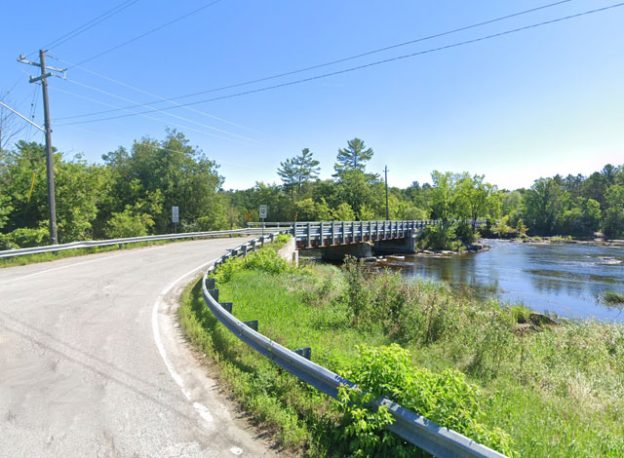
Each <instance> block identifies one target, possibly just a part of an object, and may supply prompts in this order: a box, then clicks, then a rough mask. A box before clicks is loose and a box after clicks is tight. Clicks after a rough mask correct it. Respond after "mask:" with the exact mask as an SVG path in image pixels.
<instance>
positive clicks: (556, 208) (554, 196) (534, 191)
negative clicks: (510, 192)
mask: <svg viewBox="0 0 624 458" xmlns="http://www.w3.org/2000/svg"><path fill="white" fill-rule="evenodd" d="M568 199H569V196H568V193H567V192H566V190H565V189H564V188H563V187H562V186H561V184H560V183H559V182H558V181H557V180H555V179H553V178H540V179H539V180H536V181H535V183H534V184H533V186H532V187H531V189H530V190H529V191H528V192H527V194H526V197H525V205H526V212H525V216H526V222H527V223H528V225H529V227H530V228H531V229H532V231H533V233H535V234H537V235H552V234H554V233H555V232H556V230H557V228H558V227H559V225H560V222H561V218H562V216H563V212H564V210H565V208H566V206H567V203H568Z"/></svg>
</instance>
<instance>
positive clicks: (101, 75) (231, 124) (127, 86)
mask: <svg viewBox="0 0 624 458" xmlns="http://www.w3.org/2000/svg"><path fill="white" fill-rule="evenodd" d="M58 60H59V61H60V62H62V63H64V64H66V65H68V66H74V64H73V63H71V62H68V61H66V60H64V59H58ZM76 67H78V68H79V69H81V70H83V71H85V72H87V73H90V74H91V75H94V76H97V77H98V78H101V79H104V80H106V81H110V82H111V83H114V84H116V85H118V86H121V87H124V88H127V89H131V90H133V91H135V92H138V93H140V94H145V95H148V96H151V97H158V99H159V100H158V101H157V102H154V103H139V102H135V105H130V107H135V108H136V107H137V106H138V107H143V106H155V105H157V103H159V102H162V101H167V98H166V97H163V96H161V95H159V94H156V93H154V92H150V91H146V90H145V89H142V88H139V87H137V86H133V85H132V84H128V83H125V82H123V81H120V80H118V79H115V78H112V77H110V76H107V75H104V74H102V73H100V72H96V71H94V70H91V69H89V68H86V67H83V66H78V65H76ZM169 103H170V104H173V105H179V104H178V103H177V102H173V101H169ZM126 108H127V107H126ZM126 108H124V107H118V108H115V109H113V110H104V112H107V113H108V112H111V111H122V110H126ZM183 108H184V109H185V110H186V111H189V112H192V113H196V114H200V115H202V116H206V117H208V118H211V119H214V120H216V121H220V122H222V123H224V124H229V125H230V126H233V127H237V128H239V129H244V130H247V131H250V132H256V133H257V132H258V131H256V130H254V129H250V128H249V127H245V126H242V125H240V124H238V123H235V122H232V121H229V120H227V119H224V118H222V117H220V116H216V115H214V114H212V113H207V112H205V111H202V110H198V109H196V108H192V107H183ZM127 109H133V108H127ZM72 118H74V116H68V117H64V118H59V119H72Z"/></svg>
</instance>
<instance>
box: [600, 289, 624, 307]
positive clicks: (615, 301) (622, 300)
mask: <svg viewBox="0 0 624 458" xmlns="http://www.w3.org/2000/svg"><path fill="white" fill-rule="evenodd" d="M602 300H603V301H604V302H605V303H606V304H609V305H622V304H624V293H618V292H617V291H607V292H605V293H604V294H603V296H602Z"/></svg>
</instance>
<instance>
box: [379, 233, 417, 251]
mask: <svg viewBox="0 0 624 458" xmlns="http://www.w3.org/2000/svg"><path fill="white" fill-rule="evenodd" d="M373 252H374V253H375V254H376V255H378V254H414V253H416V238H415V237H414V236H413V235H412V233H411V231H410V232H409V233H407V234H406V236H405V237H404V238H402V239H392V240H379V241H377V242H375V246H374V248H373Z"/></svg>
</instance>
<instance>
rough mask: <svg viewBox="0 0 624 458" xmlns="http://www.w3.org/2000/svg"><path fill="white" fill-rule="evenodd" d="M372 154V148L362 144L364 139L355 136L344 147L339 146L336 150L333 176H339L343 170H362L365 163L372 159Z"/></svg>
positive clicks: (364, 167) (364, 168)
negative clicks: (336, 155)
mask: <svg viewBox="0 0 624 458" xmlns="http://www.w3.org/2000/svg"><path fill="white" fill-rule="evenodd" d="M373 154H374V151H373V149H372V148H367V147H366V145H365V144H364V140H361V139H359V138H357V137H356V138H354V139H353V140H349V141H348V142H347V147H346V148H340V149H339V150H338V157H337V158H336V164H335V165H334V169H335V170H336V174H335V176H339V177H340V176H342V175H343V174H344V173H345V172H351V171H359V172H364V171H365V170H366V163H367V162H368V161H370V160H371V159H372V157H373Z"/></svg>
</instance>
